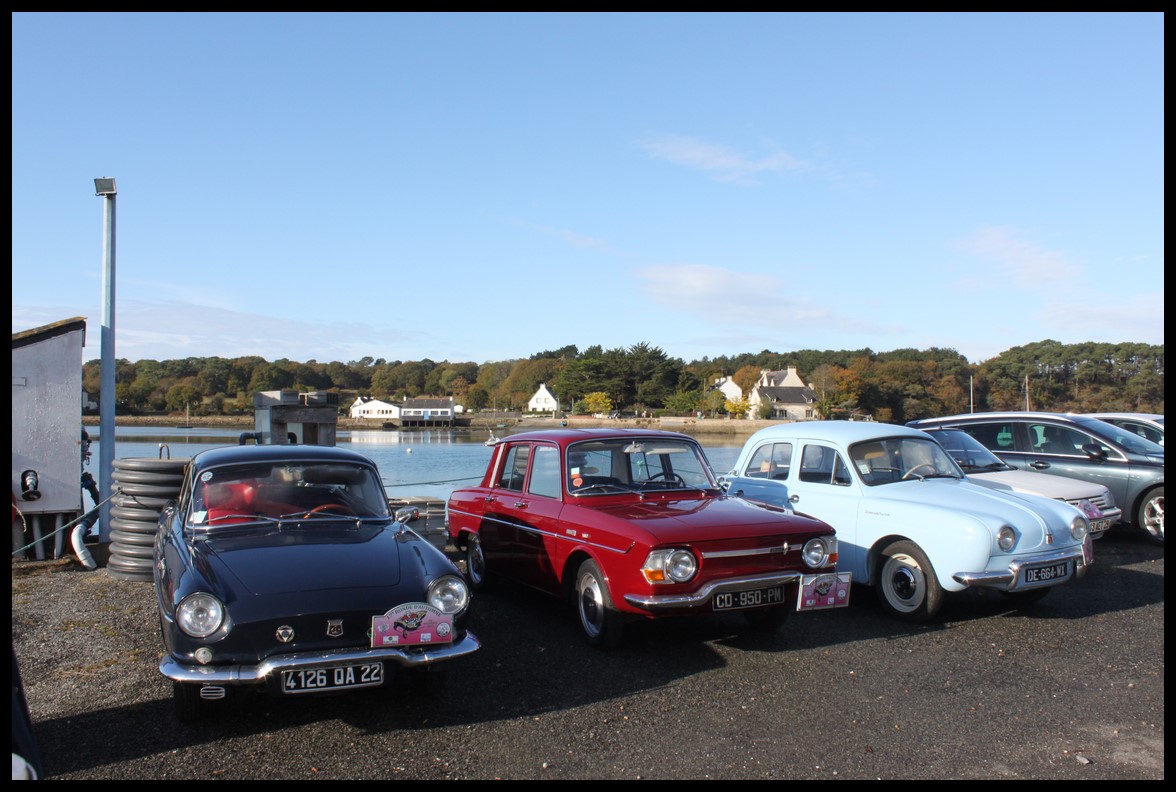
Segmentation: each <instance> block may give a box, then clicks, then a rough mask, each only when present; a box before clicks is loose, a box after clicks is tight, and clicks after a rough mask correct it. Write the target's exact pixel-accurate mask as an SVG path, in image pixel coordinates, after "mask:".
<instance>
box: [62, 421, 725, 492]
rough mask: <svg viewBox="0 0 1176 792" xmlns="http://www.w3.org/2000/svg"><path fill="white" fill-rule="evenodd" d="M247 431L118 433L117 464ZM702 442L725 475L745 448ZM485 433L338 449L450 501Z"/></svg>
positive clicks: (464, 482)
mask: <svg viewBox="0 0 1176 792" xmlns="http://www.w3.org/2000/svg"><path fill="white" fill-rule="evenodd" d="M86 431H87V433H88V434H89V435H90V440H91V445H90V453H91V457H90V463H89V465H87V466H86V468H85V469H86V470H88V471H89V472H90V473H91V475H93V476H94V478H95V479H98V478H99V470H100V469H101V468H100V459H99V451H100V449H99V447H98V446H99V442H98V439H99V435H98V427H96V426H91V427H87V429H86ZM242 431H244V430H242V429H209V428H204V427H201V428H196V429H166V428H161V427H156V426H127V427H118V428H117V429H116V430H115V435H114V455H115V458H116V459H125V458H138V457H146V458H149V459H186V458H188V457H191V456H193V455H194V454H196V453H198V452H200V451H203V450H205V449H207V448H217V447H220V446H226V445H237V444H238V440H239V438H240V436H241V432H242ZM698 439H699V441H700V442H701V443H702V445H703V447H704V449H705V450H706V455H707V458H708V459H710V463H711V467H712V468H713V469H714V471H715V472H716V473H719V474H721V473H724V472H726V471H727V470H729V469H730V468H731V466H732V465H734V464H735V458H736V457H737V456H738V455H739V449H740V448H741V447H742V444H739V445H734V444H733V442H734V441H732V439H731V438H726V437H724V438H714V439H708V438H706V437H705V436H700V437H699V438H698ZM485 440H486V435H485V434H484V433H480V432H453V431H448V430H440V429H422V430H418V431H402V432H384V431H378V430H373V431H352V432H339V435H338V438H337V443H336V444H337V445H338V446H339V447H340V448H350V449H351V450H353V451H358V452H359V453H361V454H363V455H365V456H367V457H369V458H370V459H371V460H372V461H373V462H375V463H376V465H377V466H378V467H379V469H380V475H381V476H382V477H383V480H384V488H385V490H386V491H387V493H388V497H390V498H408V497H428V498H437V499H439V500H447V499H448V498H449V494H450V493H451V492H452V491H453V490H454V489H456V488H458V487H463V486H468V485H470V484H474V483H476V482H478V481H479V480H481V478H482V474H483V473H484V472H485V470H486V464H487V463H488V462H489V461H490V451H491V449H490V448H489V447H488V446H486V445H485Z"/></svg>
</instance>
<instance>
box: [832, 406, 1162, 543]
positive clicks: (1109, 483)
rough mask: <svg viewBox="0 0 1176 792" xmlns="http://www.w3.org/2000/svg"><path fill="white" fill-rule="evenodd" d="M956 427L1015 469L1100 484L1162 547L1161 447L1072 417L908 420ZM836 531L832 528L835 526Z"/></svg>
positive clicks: (1127, 519) (921, 425) (1126, 518)
mask: <svg viewBox="0 0 1176 792" xmlns="http://www.w3.org/2000/svg"><path fill="white" fill-rule="evenodd" d="M907 426H913V427H915V428H916V429H930V428H932V427H937V426H938V427H955V428H958V429H963V430H964V431H965V432H967V433H968V434H970V435H971V436H972V437H974V438H976V439H977V440H978V441H980V444H981V445H983V446H984V447H985V448H987V449H988V450H989V451H991V452H992V453H994V454H996V455H997V456H998V457H1000V458H1001V459H1002V460H1004V461H1005V462H1008V463H1009V464H1010V465H1012V466H1013V467H1015V468H1017V469H1018V470H1025V471H1029V472H1031V473H1036V474H1045V475H1050V476H1068V477H1070V478H1076V479H1083V480H1085V481H1093V482H1096V483H1098V484H1103V485H1105V486H1106V487H1107V489H1109V490H1110V491H1111V493H1112V494H1113V495H1114V496H1115V502H1116V503H1118V504H1119V505H1120V506H1121V507H1122V509H1123V517H1122V522H1123V523H1124V524H1127V525H1130V526H1133V527H1136V528H1140V529H1142V530H1143V531H1145V532H1146V535H1147V538H1148V539H1149V540H1150V541H1152V542H1153V543H1155V544H1158V545H1163V544H1164V447H1163V446H1161V445H1157V444H1156V443H1153V442H1152V441H1151V440H1148V439H1146V438H1143V437H1140V436H1139V435H1137V434H1136V433H1135V432H1132V431H1130V430H1127V429H1122V428H1120V427H1118V426H1115V425H1114V424H1110V423H1107V422H1106V421H1100V420H1098V419H1096V418H1088V417H1086V416H1084V415H1075V414H1073V413H1053V412H1017V411H1007V412H986V413H963V414H961V415H948V416H944V417H942V418H924V419H922V420H918V421H910V422H908V423H907ZM834 527H836V526H834Z"/></svg>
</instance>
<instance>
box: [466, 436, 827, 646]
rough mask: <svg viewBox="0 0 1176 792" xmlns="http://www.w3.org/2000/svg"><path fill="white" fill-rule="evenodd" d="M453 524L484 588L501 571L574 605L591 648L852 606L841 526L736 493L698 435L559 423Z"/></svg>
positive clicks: (524, 445) (471, 493)
mask: <svg viewBox="0 0 1176 792" xmlns="http://www.w3.org/2000/svg"><path fill="white" fill-rule="evenodd" d="M446 524H447V526H448V530H449V535H450V538H451V539H452V541H453V544H454V546H455V547H457V548H458V549H459V550H461V551H462V553H463V555H464V558H465V563H466V575H467V577H468V579H469V581H470V585H471V587H472V588H473V589H474V590H475V591H477V590H481V589H484V588H485V587H486V585H487V583H488V582H490V581H492V580H493V579H494V578H495V577H497V576H501V577H502V578H508V579H511V580H513V581H516V582H518V583H522V584H525V585H527V586H531V587H533V588H536V589H540V590H542V591H545V592H548V593H550V594H554V595H556V596H559V597H566V598H568V599H570V600H571V601H573V602H574V603H575V606H576V610H577V612H578V614H579V616H580V625H581V627H582V628H583V631H584V635H585V637H586V638H587V641H588V643H589V644H590V645H592V646H595V647H598V648H605V649H606V648H612V647H615V646H616V645H617V644H618V643H620V641H621V638H622V635H623V632H624V625H625V622H626V621H628V620H630V619H635V618H656V617H659V616H680V615H685V614H697V613H723V612H728V611H730V612H739V613H742V614H743V616H744V617H745V618H746V620H747V622H748V624H749V625H750V627H751V628H753V629H772V630H774V629H776V628H777V627H779V626H780V625H781V624H782V623H783V622H784V620H785V618H786V617H787V616H788V614H789V613H791V612H792V611H794V610H801V611H804V610H819V609H823V608H835V607H843V606H845V605H847V604H849V590H850V578H849V575H848V574H846V573H842V574H837V573H836V572H835V571H834V567H835V565H836V563H837V539H836V536H835V533H834V530H833V528H832V527H830V526H829V525H828V524H826V523H824V522H821V521H820V520H815V519H812V518H809V517H805V516H802V515H798V514H795V513H793V512H791V511H787V510H783V509H777V508H773V507H768V506H760V505H756V504H752V503H749V502H747V501H745V500H743V499H740V498H731V497H727V496H726V495H725V494H724V493H723V492H722V490H720V489H719V486H718V484H717V482H716V480H715V476H714V473H713V471H712V470H711V467H710V463H709V462H708V461H707V458H706V454H705V453H704V452H703V450H702V447H701V446H700V445H699V444H698V442H697V441H696V440H695V439H694V438H692V437H690V436H689V435H684V434H678V433H676V432H662V431H649V430H639V429H552V430H544V431H536V432H526V433H523V434H516V435H511V436H509V437H507V438H505V439H503V440H500V441H498V442H497V443H496V444H495V447H494V453H493V455H492V456H491V459H490V464H489V466H488V468H487V470H486V474H485V476H483V478H482V482H481V483H480V484H479V485H477V486H474V487H466V488H462V489H458V490H456V491H454V492H453V494H452V495H451V496H450V498H449V502H448V503H447V505H446Z"/></svg>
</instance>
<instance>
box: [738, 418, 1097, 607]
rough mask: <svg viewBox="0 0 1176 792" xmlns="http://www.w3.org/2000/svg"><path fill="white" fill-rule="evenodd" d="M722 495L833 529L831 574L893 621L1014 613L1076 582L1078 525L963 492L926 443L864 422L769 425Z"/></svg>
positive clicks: (1054, 507) (1087, 558) (1030, 502)
mask: <svg viewBox="0 0 1176 792" xmlns="http://www.w3.org/2000/svg"><path fill="white" fill-rule="evenodd" d="M720 481H721V484H722V486H723V487H724V488H725V489H726V490H727V492H728V494H730V495H734V496H737V497H742V498H745V499H747V500H749V501H755V502H758V503H766V504H769V505H774V506H778V507H782V508H787V509H792V510H794V511H797V512H800V513H802V514H807V515H808V516H810V517H815V518H817V519H819V520H823V521H824V522H827V523H829V524H830V525H832V526H833V527H834V528H835V529H836V531H837V539H838V542H839V544H840V548H841V556H840V559H839V560H838V563H837V569H838V571H841V572H852V573H853V580H854V582H855V583H862V584H865V585H867V586H872V587H874V588H875V590H876V591H877V593H878V598H879V600H880V601H881V603H882V606H883V607H884V608H885V610H886V611H887V612H888V613H890V614H891V615H893V616H894V617H896V618H898V619H901V620H903V621H910V622H921V621H927V620H929V619H932V618H933V617H935V616H936V614H937V613H938V612H939V610H940V608H941V607H942V605H943V602H944V597H945V595H946V594H947V593H948V592H957V591H962V590H964V589H967V588H972V587H985V588H990V589H994V590H997V591H1000V592H1002V593H1004V594H1005V595H1007V596H1008V597H1009V598H1011V599H1013V600H1016V601H1018V602H1020V603H1027V602H1033V601H1036V600H1039V599H1041V597H1043V596H1045V595H1046V594H1047V593H1048V592H1049V591H1050V590H1051V589H1052V588H1054V587H1055V586H1058V585H1061V584H1064V583H1069V582H1072V581H1074V580H1076V579H1078V578H1081V577H1082V576H1084V575H1085V574H1086V570H1087V567H1088V566H1089V565H1090V564H1091V563H1092V561H1093V551H1092V542H1091V538H1090V534H1089V525H1088V522H1087V518H1086V516H1085V515H1084V514H1083V513H1082V511H1081V510H1079V509H1077V508H1075V507H1074V506H1071V505H1070V504H1068V503H1065V502H1064V501H1060V500H1053V499H1050V498H1045V497H1041V496H1037V495H1029V494H1024V493H1016V492H1003V491H999V490H994V489H991V488H988V487H984V486H981V485H979V484H975V483H972V482H970V481H969V480H968V478H967V476H966V475H965V474H964V473H963V471H961V470H960V468H959V466H958V465H956V463H955V461H954V460H952V458H951V456H950V455H948V454H947V452H946V451H944V449H943V448H942V447H941V446H940V445H939V444H938V443H937V442H936V441H935V440H934V439H933V438H932V437H931V436H930V435H928V434H927V433H925V432H922V431H920V430H918V429H912V428H910V427H906V426H895V425H892V424H884V423H874V422H862V421H802V422H796V423H786V424H776V425H773V426H770V427H767V428H765V429H761V430H760V431H758V432H756V433H755V434H753V435H752V436H751V437H750V438H748V440H747V442H746V443H745V444H744V446H743V449H742V451H741V452H740V454H739V458H738V460H737V461H736V464H735V468H734V469H733V470H731V471H730V472H729V473H727V474H726V475H725V476H723V477H722V478H721V479H720Z"/></svg>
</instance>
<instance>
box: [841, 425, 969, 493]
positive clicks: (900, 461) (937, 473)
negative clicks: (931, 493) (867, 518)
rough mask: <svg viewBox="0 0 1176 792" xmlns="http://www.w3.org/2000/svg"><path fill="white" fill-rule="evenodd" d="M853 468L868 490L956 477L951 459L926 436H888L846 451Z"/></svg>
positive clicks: (957, 474) (957, 470)
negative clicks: (908, 482)
mask: <svg viewBox="0 0 1176 792" xmlns="http://www.w3.org/2000/svg"><path fill="white" fill-rule="evenodd" d="M849 457H850V459H851V460H852V462H853V468H854V470H856V471H857V472H858V476H859V477H861V480H862V483H864V484H865V485H866V486H869V487H875V486H878V485H879V484H893V483H895V482H897V481H912V480H916V481H917V480H919V479H928V478H960V477H961V475H962V474H961V472H960V469H959V467H957V466H956V464H955V462H953V461H952V459H951V457H949V456H948V455H947V452H946V451H944V450H943V448H942V447H941V446H940V445H939V443H936V442H935V441H934V440H932V439H931V438H930V437H926V438H923V437H888V438H884V439H881V440H870V441H867V442H864V443H858V444H857V445H854V446H851V447H850V449H849Z"/></svg>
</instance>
